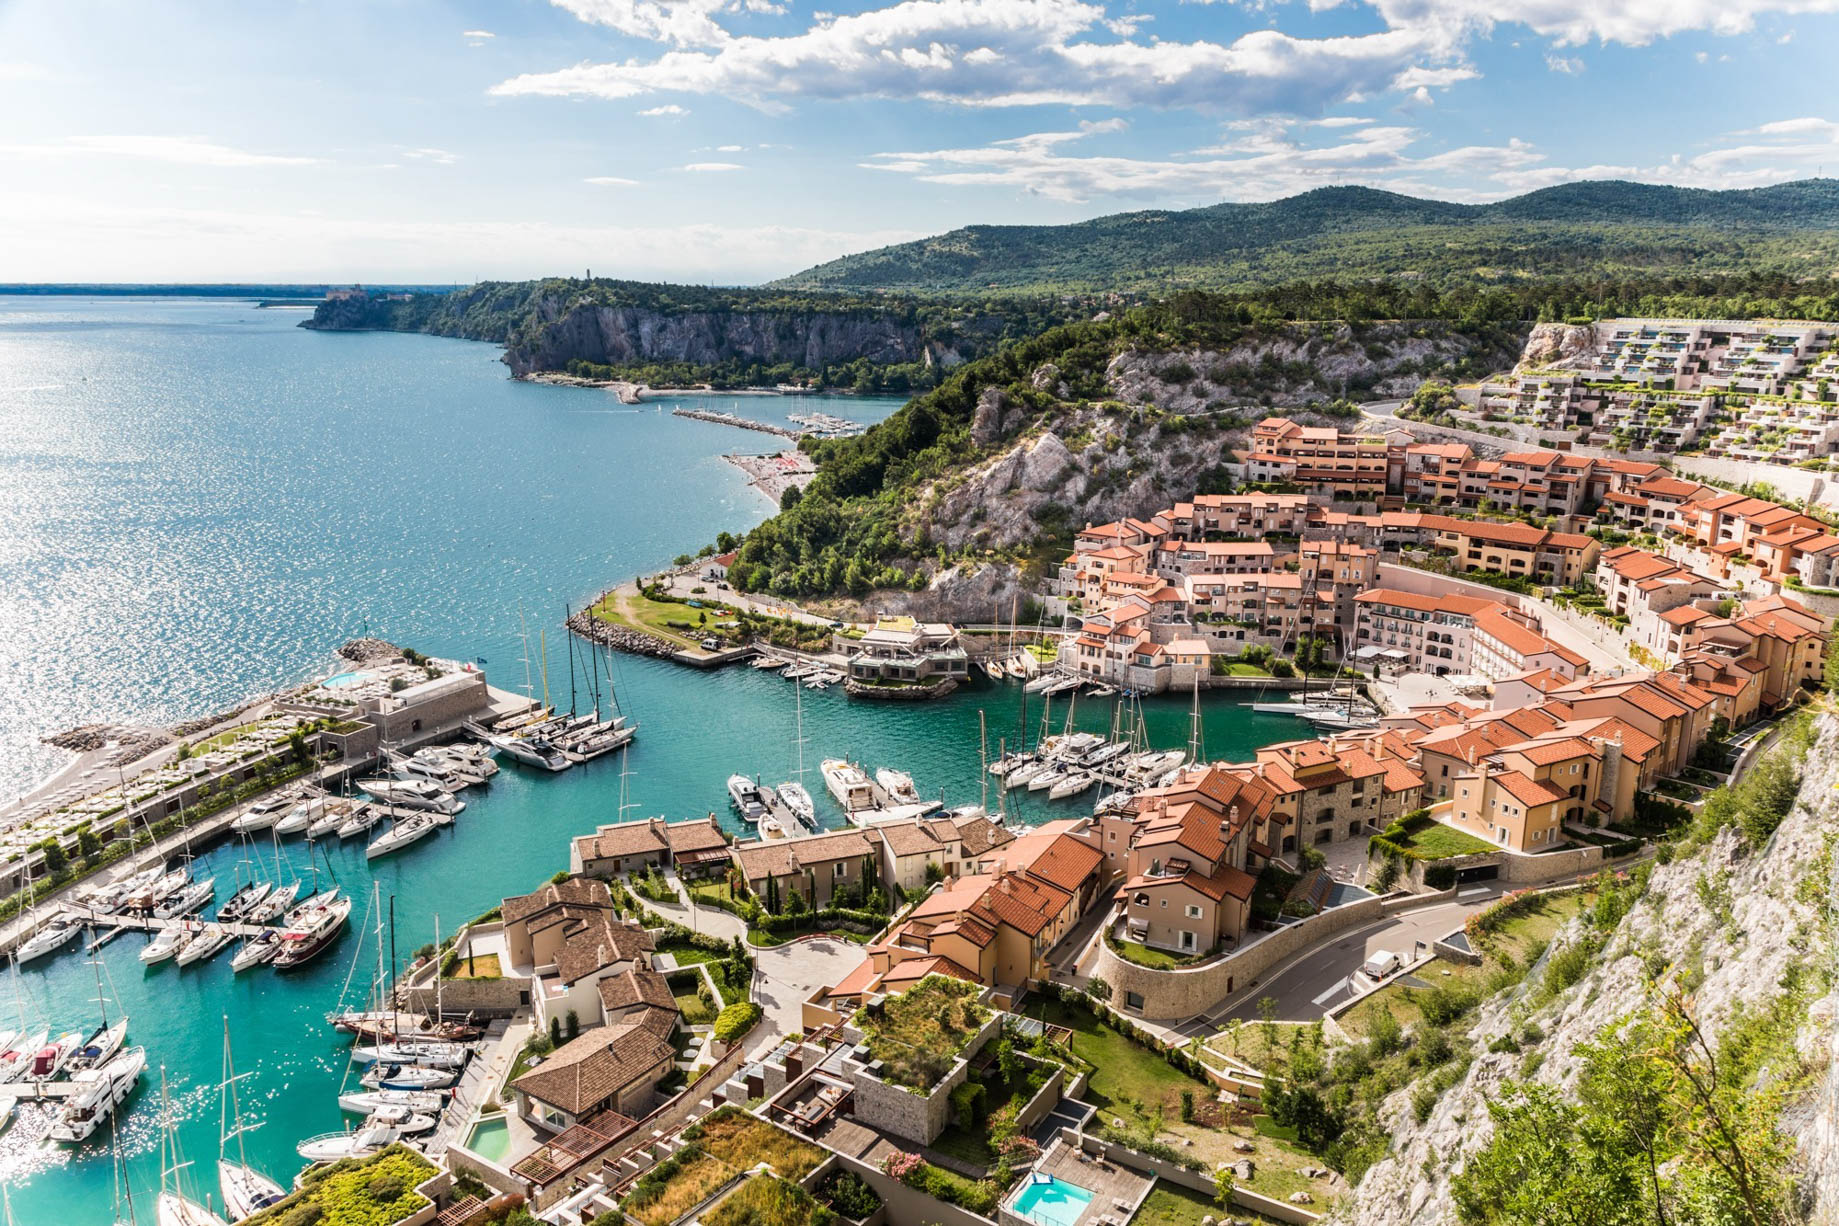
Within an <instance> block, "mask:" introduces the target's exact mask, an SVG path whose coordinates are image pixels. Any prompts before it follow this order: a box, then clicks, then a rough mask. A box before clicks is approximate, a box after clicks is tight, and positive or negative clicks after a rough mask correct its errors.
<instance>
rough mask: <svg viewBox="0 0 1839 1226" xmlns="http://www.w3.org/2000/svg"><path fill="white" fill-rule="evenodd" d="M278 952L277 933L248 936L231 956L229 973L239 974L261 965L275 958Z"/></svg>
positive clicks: (278, 937) (278, 941) (279, 944)
mask: <svg viewBox="0 0 1839 1226" xmlns="http://www.w3.org/2000/svg"><path fill="white" fill-rule="evenodd" d="M280 952H281V937H280V934H279V933H273V932H265V933H263V934H262V935H261V936H259V937H250V938H249V939H247V940H245V941H244V942H243V945H242V948H241V949H238V950H237V951H236V953H235V954H234V955H233V956H232V957H231V959H230V970H231V973H233V974H239V975H240V974H241V973H242V972H244V971H246V970H249V969H250V968H252V967H257V966H261V965H262V964H263V963H265V962H273V961H274V960H275V955H276V954H278V953H280Z"/></svg>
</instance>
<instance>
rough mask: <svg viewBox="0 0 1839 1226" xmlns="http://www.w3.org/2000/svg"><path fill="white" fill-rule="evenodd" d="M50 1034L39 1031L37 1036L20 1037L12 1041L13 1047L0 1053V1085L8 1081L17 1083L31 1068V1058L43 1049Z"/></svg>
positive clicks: (46, 1031)
mask: <svg viewBox="0 0 1839 1226" xmlns="http://www.w3.org/2000/svg"><path fill="white" fill-rule="evenodd" d="M50 1037H51V1032H50V1031H48V1030H41V1031H39V1032H38V1033H37V1034H28V1035H21V1036H19V1037H18V1038H16V1039H14V1040H13V1045H12V1046H11V1047H9V1048H7V1049H6V1050H5V1051H0V1085H5V1084H6V1083H7V1082H9V1081H19V1080H20V1079H22V1078H23V1077H25V1075H26V1072H27V1070H29V1069H30V1068H31V1067H32V1057H33V1056H35V1055H37V1054H38V1052H39V1050H40V1049H41V1048H43V1047H44V1045H45V1040H46V1039H48V1038H50Z"/></svg>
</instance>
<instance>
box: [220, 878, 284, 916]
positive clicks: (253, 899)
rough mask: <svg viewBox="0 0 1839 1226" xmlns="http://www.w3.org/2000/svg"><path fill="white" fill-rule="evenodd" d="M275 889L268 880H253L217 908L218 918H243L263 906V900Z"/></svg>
mask: <svg viewBox="0 0 1839 1226" xmlns="http://www.w3.org/2000/svg"><path fill="white" fill-rule="evenodd" d="M274 889H275V887H274V886H273V885H271V884H270V883H268V882H266V881H251V882H250V883H249V884H248V885H246V886H243V887H242V888H241V889H239V890H237V891H236V893H234V894H232V895H230V901H229V902H227V903H225V904H224V905H223V906H221V907H219V908H217V918H218V919H220V920H237V919H242V918H243V917H244V916H246V915H248V914H249V913H250V912H251V911H253V910H255V909H256V908H257V907H259V906H261V905H262V902H263V900H264V899H266V898H267V897H268V896H269V895H270V894H272V893H274Z"/></svg>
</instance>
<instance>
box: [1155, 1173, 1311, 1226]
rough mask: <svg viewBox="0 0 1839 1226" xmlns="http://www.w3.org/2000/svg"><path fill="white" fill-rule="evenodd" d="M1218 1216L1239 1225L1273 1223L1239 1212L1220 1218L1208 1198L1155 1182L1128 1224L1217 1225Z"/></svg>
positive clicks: (1219, 1215) (1184, 1189) (1160, 1180)
mask: <svg viewBox="0 0 1839 1226" xmlns="http://www.w3.org/2000/svg"><path fill="white" fill-rule="evenodd" d="M1222 1216H1226V1217H1230V1218H1232V1219H1234V1220H1236V1221H1242V1222H1243V1221H1250V1222H1258V1223H1265V1222H1273V1223H1274V1222H1276V1220H1277V1219H1275V1218H1268V1217H1265V1216H1264V1215H1263V1214H1261V1213H1251V1212H1249V1211H1248V1210H1245V1209H1239V1208H1234V1209H1232V1210H1231V1211H1229V1212H1228V1213H1227V1214H1224V1215H1222V1214H1221V1213H1220V1209H1219V1207H1218V1206H1217V1205H1215V1204H1214V1203H1213V1200H1212V1198H1211V1197H1207V1196H1202V1195H1201V1194H1200V1193H1199V1192H1192V1191H1189V1190H1188V1189H1187V1188H1184V1187H1182V1186H1181V1185H1179V1184H1174V1183H1170V1182H1169V1181H1168V1180H1166V1179H1158V1180H1157V1181H1156V1186H1155V1187H1154V1188H1152V1189H1151V1190H1150V1193H1149V1196H1148V1197H1146V1198H1145V1199H1144V1201H1143V1206H1142V1208H1140V1209H1138V1210H1137V1215H1136V1216H1135V1217H1133V1218H1131V1219H1130V1221H1131V1226H1200V1223H1201V1219H1202V1218H1209V1217H1210V1218H1212V1219H1214V1220H1215V1221H1218V1220H1219V1219H1220V1218H1221V1217H1222Z"/></svg>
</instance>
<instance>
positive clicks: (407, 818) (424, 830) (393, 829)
mask: <svg viewBox="0 0 1839 1226" xmlns="http://www.w3.org/2000/svg"><path fill="white" fill-rule="evenodd" d="M442 816H443V815H442V814H438V813H426V812H424V813H409V814H406V815H404V816H402V817H399V818H397V819H396V821H395V823H394V824H393V825H391V826H390V828H389V829H388V830H386V831H384V832H383V833H382V834H380V835H378V836H377V838H376V839H375V840H374V841H372V843H371V844H370V846H369V847H366V848H365V849H364V858H365V859H366V860H375V859H377V858H378V857H379V856H387V855H389V854H391V853H392V852H398V851H401V850H402V849H403V848H405V847H407V846H409V844H411V843H418V842H420V841H421V840H422V839H425V838H427V837H428V836H429V835H431V834H433V833H434V832H435V831H436V830H439V829H440V828H441V825H442V822H441V817H442Z"/></svg>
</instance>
